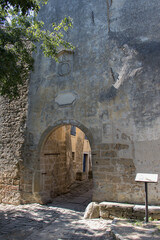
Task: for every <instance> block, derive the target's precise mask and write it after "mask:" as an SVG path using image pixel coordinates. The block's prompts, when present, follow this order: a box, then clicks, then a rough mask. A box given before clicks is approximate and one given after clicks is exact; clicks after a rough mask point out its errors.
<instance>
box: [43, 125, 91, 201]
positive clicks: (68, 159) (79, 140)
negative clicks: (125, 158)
mask: <svg viewBox="0 0 160 240" xmlns="http://www.w3.org/2000/svg"><path fill="white" fill-rule="evenodd" d="M39 167H40V169H39V170H40V171H39V172H40V192H39V194H40V196H41V199H42V202H43V203H47V202H51V201H53V199H54V198H55V197H57V196H59V195H62V194H65V193H68V192H70V191H71V190H72V189H73V187H77V186H82V185H83V186H84V188H85V190H86V189H87V188H86V186H87V185H89V186H92V155H91V146H90V142H89V140H88V138H87V136H86V135H85V133H84V132H83V131H82V130H81V129H79V128H78V127H76V126H73V125H63V126H60V127H57V128H55V129H53V130H52V131H51V133H50V134H49V135H48V137H47V138H46V139H45V141H44V143H43V144H42V147H41V151H40V166H39ZM81 188H82V187H81ZM89 188H90V187H89Z"/></svg>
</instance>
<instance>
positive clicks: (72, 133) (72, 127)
mask: <svg viewBox="0 0 160 240" xmlns="http://www.w3.org/2000/svg"><path fill="white" fill-rule="evenodd" d="M71 135H73V136H76V127H75V126H71Z"/></svg>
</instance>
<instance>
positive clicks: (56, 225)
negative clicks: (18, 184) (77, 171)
mask: <svg viewBox="0 0 160 240" xmlns="http://www.w3.org/2000/svg"><path fill="white" fill-rule="evenodd" d="M91 184H92V183H91V182H89V183H81V184H80V183H75V184H74V185H73V186H72V190H71V192H69V193H67V194H65V195H62V196H59V197H57V198H55V200H54V201H53V203H51V204H48V205H40V204H27V205H19V206H13V205H4V204H0V240H37V239H38V240H62V239H68V240H69V239H71V240H73V239H75V240H79V239H81V240H88V239H98V240H104V239H107V240H111V239H112V238H111V237H110V234H109V233H110V226H111V220H104V219H87V220H84V219H83V215H84V210H85V208H86V206H87V205H88V203H89V202H90V201H91Z"/></svg>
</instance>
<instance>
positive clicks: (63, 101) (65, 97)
mask: <svg viewBox="0 0 160 240" xmlns="http://www.w3.org/2000/svg"><path fill="white" fill-rule="evenodd" d="M75 100H76V95H75V94H74V93H61V94H59V95H58V96H57V97H56V98H55V102H56V103H58V105H60V106H62V105H69V104H72V103H73V102H74V101H75Z"/></svg>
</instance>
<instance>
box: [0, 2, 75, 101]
mask: <svg viewBox="0 0 160 240" xmlns="http://www.w3.org/2000/svg"><path fill="white" fill-rule="evenodd" d="M42 3H43V4H46V1H45V0H42V1H34V0H25V1H22V0H0V94H1V95H3V96H8V97H9V98H14V97H17V96H18V93H19V91H18V89H19V86H20V85H23V83H24V81H25V79H26V78H27V77H28V73H29V71H31V70H33V66H34V60H33V57H32V52H33V51H35V50H36V43H37V42H39V44H40V46H41V49H42V50H43V53H44V54H45V56H46V57H53V58H54V59H55V60H57V53H58V50H59V48H60V47H64V48H71V49H72V48H73V46H72V45H71V44H70V43H68V42H67V41H65V40H64V34H63V32H64V31H67V30H68V28H70V27H72V20H71V18H70V17H68V18H64V19H63V20H62V21H61V22H60V23H59V24H58V25H57V24H55V23H53V24H52V31H49V30H46V29H45V28H44V23H43V22H42V21H38V20H37V18H36V16H37V13H38V11H39V9H40V4H42Z"/></svg>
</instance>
